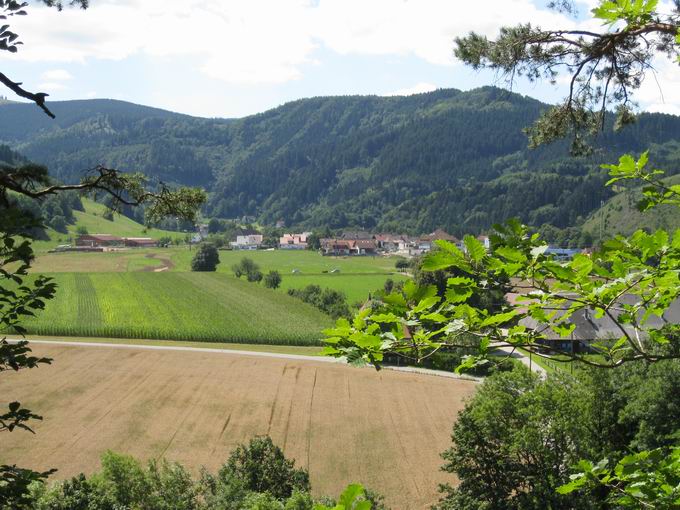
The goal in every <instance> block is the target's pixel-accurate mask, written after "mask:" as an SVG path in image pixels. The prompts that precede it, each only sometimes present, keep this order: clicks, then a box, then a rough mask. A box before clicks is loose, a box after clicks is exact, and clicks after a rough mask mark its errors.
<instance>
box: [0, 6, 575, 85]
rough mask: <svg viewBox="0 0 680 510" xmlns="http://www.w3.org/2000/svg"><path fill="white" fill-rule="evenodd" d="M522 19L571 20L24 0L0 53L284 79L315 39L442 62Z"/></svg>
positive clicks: (491, 10) (537, 16) (346, 51)
mask: <svg viewBox="0 0 680 510" xmlns="http://www.w3.org/2000/svg"><path fill="white" fill-rule="evenodd" d="M482 14H483V15H482ZM527 19H530V20H532V22H534V23H542V24H544V25H546V26H547V25H552V26H564V25H565V23H571V21H569V20H567V19H566V18H565V17H563V16H561V15H558V14H555V13H551V12H546V11H543V10H539V9H538V8H537V7H535V6H534V5H533V3H532V2H531V0H487V1H486V2H485V3H484V12H483V13H480V9H479V8H476V7H473V8H464V7H462V6H461V5H460V3H459V2H453V1H451V0H410V1H409V0H371V1H370V2H367V1H365V0H319V1H313V0H268V1H267V0H118V1H116V0H100V1H97V2H92V3H91V6H90V8H89V9H88V10H86V11H83V10H80V9H65V10H64V11H63V12H61V13H57V12H56V11H54V10H53V9H47V8H45V7H40V6H38V5H33V4H32V5H31V7H30V11H29V15H28V16H25V17H22V18H21V19H19V20H16V21H14V20H13V26H14V28H16V29H17V31H18V32H19V33H20V34H21V37H22V40H23V41H24V42H25V43H26V45H25V46H24V47H23V48H22V49H21V51H20V52H19V54H17V55H16V56H4V55H3V56H1V57H0V58H16V59H21V60H23V61H31V62H86V61H87V60H88V59H110V60H121V59H124V58H127V57H129V56H132V55H136V54H146V55H150V56H154V57H169V58H171V57H178V56H183V57H190V58H192V59H193V61H194V62H195V65H196V68H197V69H200V71H202V72H203V73H205V74H206V75H208V76H210V77H212V78H216V79H219V80H222V81H225V82H228V83H245V84H261V83H282V82H286V81H290V80H294V79H297V78H300V77H301V74H302V66H304V65H305V64H313V63H314V62H315V60H314V56H313V53H314V51H315V50H316V49H317V48H319V47H322V46H323V47H326V48H329V49H331V50H333V51H335V52H336V53H339V54H342V55H350V54H353V55H385V56H389V55H397V56H415V57H418V58H420V59H423V60H425V61H426V62H429V63H431V64H435V65H442V66H448V65H451V64H453V62H454V59H453V55H452V49H453V39H454V37H456V36H459V35H463V34H465V33H467V32H468V31H470V30H476V31H480V32H482V33H485V34H488V35H493V34H495V33H496V31H497V29H498V27H499V26H501V25H504V24H511V23H516V22H520V21H524V20H527ZM57 20H58V22H56V21H57ZM558 23H559V24H558ZM178 71H179V72H182V70H178ZM187 71H188V70H185V71H184V72H187Z"/></svg>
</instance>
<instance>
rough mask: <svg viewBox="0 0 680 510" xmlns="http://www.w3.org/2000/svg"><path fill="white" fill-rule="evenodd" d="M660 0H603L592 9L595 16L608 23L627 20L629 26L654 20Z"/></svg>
mask: <svg viewBox="0 0 680 510" xmlns="http://www.w3.org/2000/svg"><path fill="white" fill-rule="evenodd" d="M658 4H659V0H617V1H611V0H607V1H603V2H601V3H600V5H599V6H597V7H595V8H594V9H592V11H591V12H592V13H593V17H594V18H597V19H601V20H603V21H604V22H605V24H607V25H615V24H616V23H618V22H620V21H622V20H623V21H625V22H626V24H628V25H629V26H642V25H644V24H645V23H649V22H650V21H652V16H653V14H654V12H655V11H656V7H657V5H658Z"/></svg>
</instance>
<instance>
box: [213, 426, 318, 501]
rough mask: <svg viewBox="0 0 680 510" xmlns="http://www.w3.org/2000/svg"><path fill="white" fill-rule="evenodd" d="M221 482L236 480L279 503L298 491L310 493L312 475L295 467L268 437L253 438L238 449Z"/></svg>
mask: <svg viewBox="0 0 680 510" xmlns="http://www.w3.org/2000/svg"><path fill="white" fill-rule="evenodd" d="M218 477H219V478H220V479H222V480H227V479H235V480H237V481H238V482H239V483H241V484H242V486H243V487H244V488H245V489H247V490H249V491H252V492H259V493H261V492H267V493H269V494H271V495H272V496H274V497H275V498H276V499H278V500H285V499H288V498H289V497H291V496H292V495H293V493H294V492H295V491H302V492H308V491H309V489H310V486H309V474H308V473H307V471H305V470H304V469H301V468H300V469H297V468H295V462H294V461H292V460H288V459H286V458H285V456H284V455H283V451H282V450H281V449H280V448H279V447H278V446H276V445H275V444H274V443H273V442H272V440H271V438H270V437H269V436H265V437H256V438H254V439H251V440H250V442H249V443H248V444H247V445H240V446H238V447H237V448H236V449H235V450H234V451H233V452H232V453H231V455H230V456H229V460H228V461H227V462H226V464H225V465H224V466H223V467H222V468H221V469H220V472H219V474H218Z"/></svg>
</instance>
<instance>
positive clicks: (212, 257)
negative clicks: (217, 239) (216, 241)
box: [191, 243, 220, 271]
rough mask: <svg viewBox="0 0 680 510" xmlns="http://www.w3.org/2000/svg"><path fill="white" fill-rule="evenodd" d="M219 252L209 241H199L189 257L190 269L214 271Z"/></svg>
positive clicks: (218, 259)
mask: <svg viewBox="0 0 680 510" xmlns="http://www.w3.org/2000/svg"><path fill="white" fill-rule="evenodd" d="M219 263H220V254H219V252H218V251H217V248H215V246H214V245H213V244H211V243H201V244H200V245H199V247H198V249H197V250H196V253H195V254H194V258H193V259H191V270H192V271H216V270H217V264H219Z"/></svg>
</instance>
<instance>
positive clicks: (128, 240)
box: [123, 237, 158, 248]
mask: <svg viewBox="0 0 680 510" xmlns="http://www.w3.org/2000/svg"><path fill="white" fill-rule="evenodd" d="M123 240H124V242H125V246H127V247H129V248H153V247H155V246H158V241H156V240H155V239H151V238H150V237H125V238H123Z"/></svg>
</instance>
